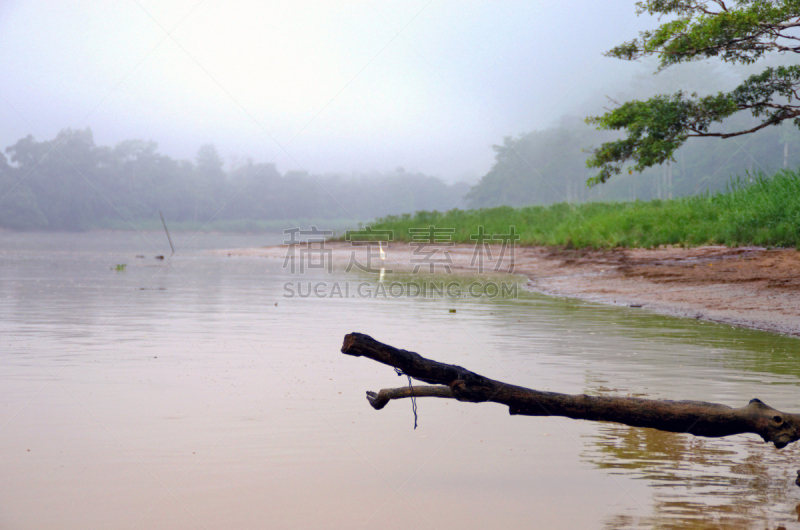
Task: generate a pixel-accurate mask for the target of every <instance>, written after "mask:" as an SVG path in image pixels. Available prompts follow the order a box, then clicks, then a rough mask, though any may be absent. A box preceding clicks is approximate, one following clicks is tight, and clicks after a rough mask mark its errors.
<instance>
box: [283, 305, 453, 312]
mask: <svg viewBox="0 0 800 530" xmlns="http://www.w3.org/2000/svg"><path fill="white" fill-rule="evenodd" d="M275 305H278V304H275ZM450 312H451V313H455V312H456V310H455V309H451V310H450Z"/></svg>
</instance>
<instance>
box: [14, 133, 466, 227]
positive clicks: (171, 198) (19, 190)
mask: <svg viewBox="0 0 800 530" xmlns="http://www.w3.org/2000/svg"><path fill="white" fill-rule="evenodd" d="M223 166H224V163H223V160H222V158H221V157H220V155H219V153H218V152H217V150H216V148H215V147H214V146H213V145H210V144H208V145H203V146H202V147H200V149H199V150H198V152H197V156H196V158H195V160H194V161H188V160H176V159H173V158H171V157H169V156H167V155H164V154H162V153H159V152H158V144H156V142H154V141H144V140H127V141H123V142H120V143H119V144H117V145H116V146H114V147H108V146H98V145H96V144H95V142H94V138H93V135H92V131H91V130H90V129H89V128H86V129H82V130H81V129H79V130H71V129H66V130H63V131H61V132H60V133H59V134H58V135H57V136H56V138H54V139H53V140H51V141H37V140H35V139H34V138H33V137H32V136H27V137H25V138H22V139H20V140H19V141H17V142H16V143H15V144H14V145H12V146H9V147H8V148H7V149H6V151H5V155H4V154H2V153H0V228H8V229H17V230H87V229H90V228H103V227H125V226H127V225H128V223H132V224H134V225H136V224H141V223H142V222H146V221H153V220H156V219H158V212H159V211H161V212H163V214H164V217H165V218H166V219H167V221H168V222H178V223H184V225H194V224H196V225H199V226H203V225H207V224H209V223H210V224H209V226H211V227H214V226H219V225H220V224H224V223H225V222H226V221H228V222H230V221H251V222H252V223H250V224H247V223H244V224H242V223H239V224H238V225H236V226H238V227H240V228H242V227H244V228H246V227H248V226H251V227H258V226H259V225H258V223H257V222H258V221H286V220H297V219H311V220H341V221H342V222H349V223H351V224H356V223H357V222H361V221H368V220H370V219H373V218H375V217H379V216H384V215H390V214H399V213H403V212H413V211H417V210H436V209H439V210H448V209H451V208H455V207H458V206H462V207H463V204H462V203H460V201H461V199H462V197H463V196H464V195H465V193H466V192H467V191H468V190H469V186H468V185H467V184H464V183H458V184H453V185H448V184H445V183H444V182H443V181H441V180H440V179H438V178H436V177H432V176H428V175H424V174H422V173H416V172H414V173H412V172H406V171H405V170H403V169H402V168H398V169H397V170H396V171H394V172H388V173H372V174H356V175H311V174H308V173H306V172H302V171H289V172H286V173H284V174H281V173H280V172H279V171H278V170H277V169H276V167H275V165H274V164H268V163H255V162H253V161H252V160H248V161H247V162H246V163H244V164H241V165H239V166H238V167H236V168H234V169H231V170H229V171H225V170H224V169H223Z"/></svg>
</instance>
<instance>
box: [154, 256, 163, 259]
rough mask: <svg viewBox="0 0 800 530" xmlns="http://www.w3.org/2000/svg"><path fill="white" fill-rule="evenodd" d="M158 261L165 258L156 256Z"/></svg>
mask: <svg viewBox="0 0 800 530" xmlns="http://www.w3.org/2000/svg"><path fill="white" fill-rule="evenodd" d="M156 259H164V256H156Z"/></svg>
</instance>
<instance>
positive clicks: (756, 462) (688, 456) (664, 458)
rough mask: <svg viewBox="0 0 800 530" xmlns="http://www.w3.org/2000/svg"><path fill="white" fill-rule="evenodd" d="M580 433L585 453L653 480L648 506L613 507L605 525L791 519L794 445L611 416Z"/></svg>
mask: <svg viewBox="0 0 800 530" xmlns="http://www.w3.org/2000/svg"><path fill="white" fill-rule="evenodd" d="M742 438H744V437H742ZM585 441H586V442H587V446H586V449H585V451H584V453H583V458H585V459H586V460H587V461H589V462H591V463H593V464H595V465H596V466H597V467H598V468H600V469H606V470H612V472H613V473H617V474H624V475H625V476H627V477H635V478H637V479H642V480H645V481H647V482H648V484H649V485H650V487H651V488H652V504H651V506H652V514H648V515H645V516H638V517H637V516H631V515H626V514H624V513H622V514H615V515H614V516H611V517H609V518H607V519H606V521H605V523H606V527H607V528H609V529H611V528H614V529H618V528H709V527H733V528H748V527H757V528H764V527H765V524H771V525H772V527H773V528H774V527H776V526H777V525H779V524H781V523H784V524H785V523H789V522H796V521H797V514H796V511H795V507H796V505H797V495H796V494H795V491H794V490H795V488H796V487H797V486H795V485H794V480H793V479H794V478H795V477H796V472H795V469H796V468H797V466H798V456H800V451H798V449H797V448H796V447H793V446H790V447H788V448H786V449H785V450H782V451H777V450H775V449H774V448H772V447H767V446H765V444H763V443H762V442H760V441H756V440H753V439H751V438H748V439H737V440H735V441H731V440H709V439H704V438H697V437H693V436H690V435H683V434H675V433H664V432H659V431H656V430H653V429H635V428H630V427H625V426H620V425H614V424H605V425H603V426H602V427H601V428H600V429H598V432H597V434H593V435H591V436H588V437H587V439H585Z"/></svg>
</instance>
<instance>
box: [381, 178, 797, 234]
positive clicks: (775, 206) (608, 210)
mask: <svg viewBox="0 0 800 530" xmlns="http://www.w3.org/2000/svg"><path fill="white" fill-rule="evenodd" d="M431 225H433V226H436V227H438V228H454V229H455V234H454V237H453V240H454V241H457V242H461V243H467V244H471V243H473V241H472V240H471V239H470V236H471V235H473V234H475V233H477V230H478V227H479V226H483V227H484V229H485V232H486V233H488V234H502V233H507V232H508V229H509V226H511V225H513V226H515V227H516V230H517V232H518V233H519V234H520V235H521V236H522V239H521V241H520V243H522V244H528V245H557V246H558V245H563V246H574V247H593V248H602V247H655V246H659V245H684V246H695V245H706V244H723V245H730V246H737V245H761V246H776V247H795V246H798V245H800V169H798V170H794V171H779V172H778V173H777V174H776V175H775V176H774V177H772V178H767V177H765V176H764V175H763V174H759V173H757V174H753V175H748V176H747V177H746V178H743V179H741V178H740V179H736V180H734V181H732V182H731V183H730V184H729V185H728V188H727V190H726V191H724V192H720V193H716V194H708V193H706V194H701V195H695V196H691V197H683V198H679V199H672V200H652V201H648V202H644V201H633V202H593V203H585V204H581V205H578V206H572V205H569V204H566V203H559V204H554V205H551V206H546V207H545V206H529V207H525V208H511V207H508V206H501V207H497V208H482V209H478V210H451V211H448V212H445V213H439V212H418V213H417V214H416V215H414V216H411V215H402V216H389V217H384V218H382V219H378V220H377V221H375V222H374V223H371V224H370V226H371V227H372V229H374V230H394V231H395V238H396V239H398V240H401V241H410V236H409V228H424V227H427V226H431Z"/></svg>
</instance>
